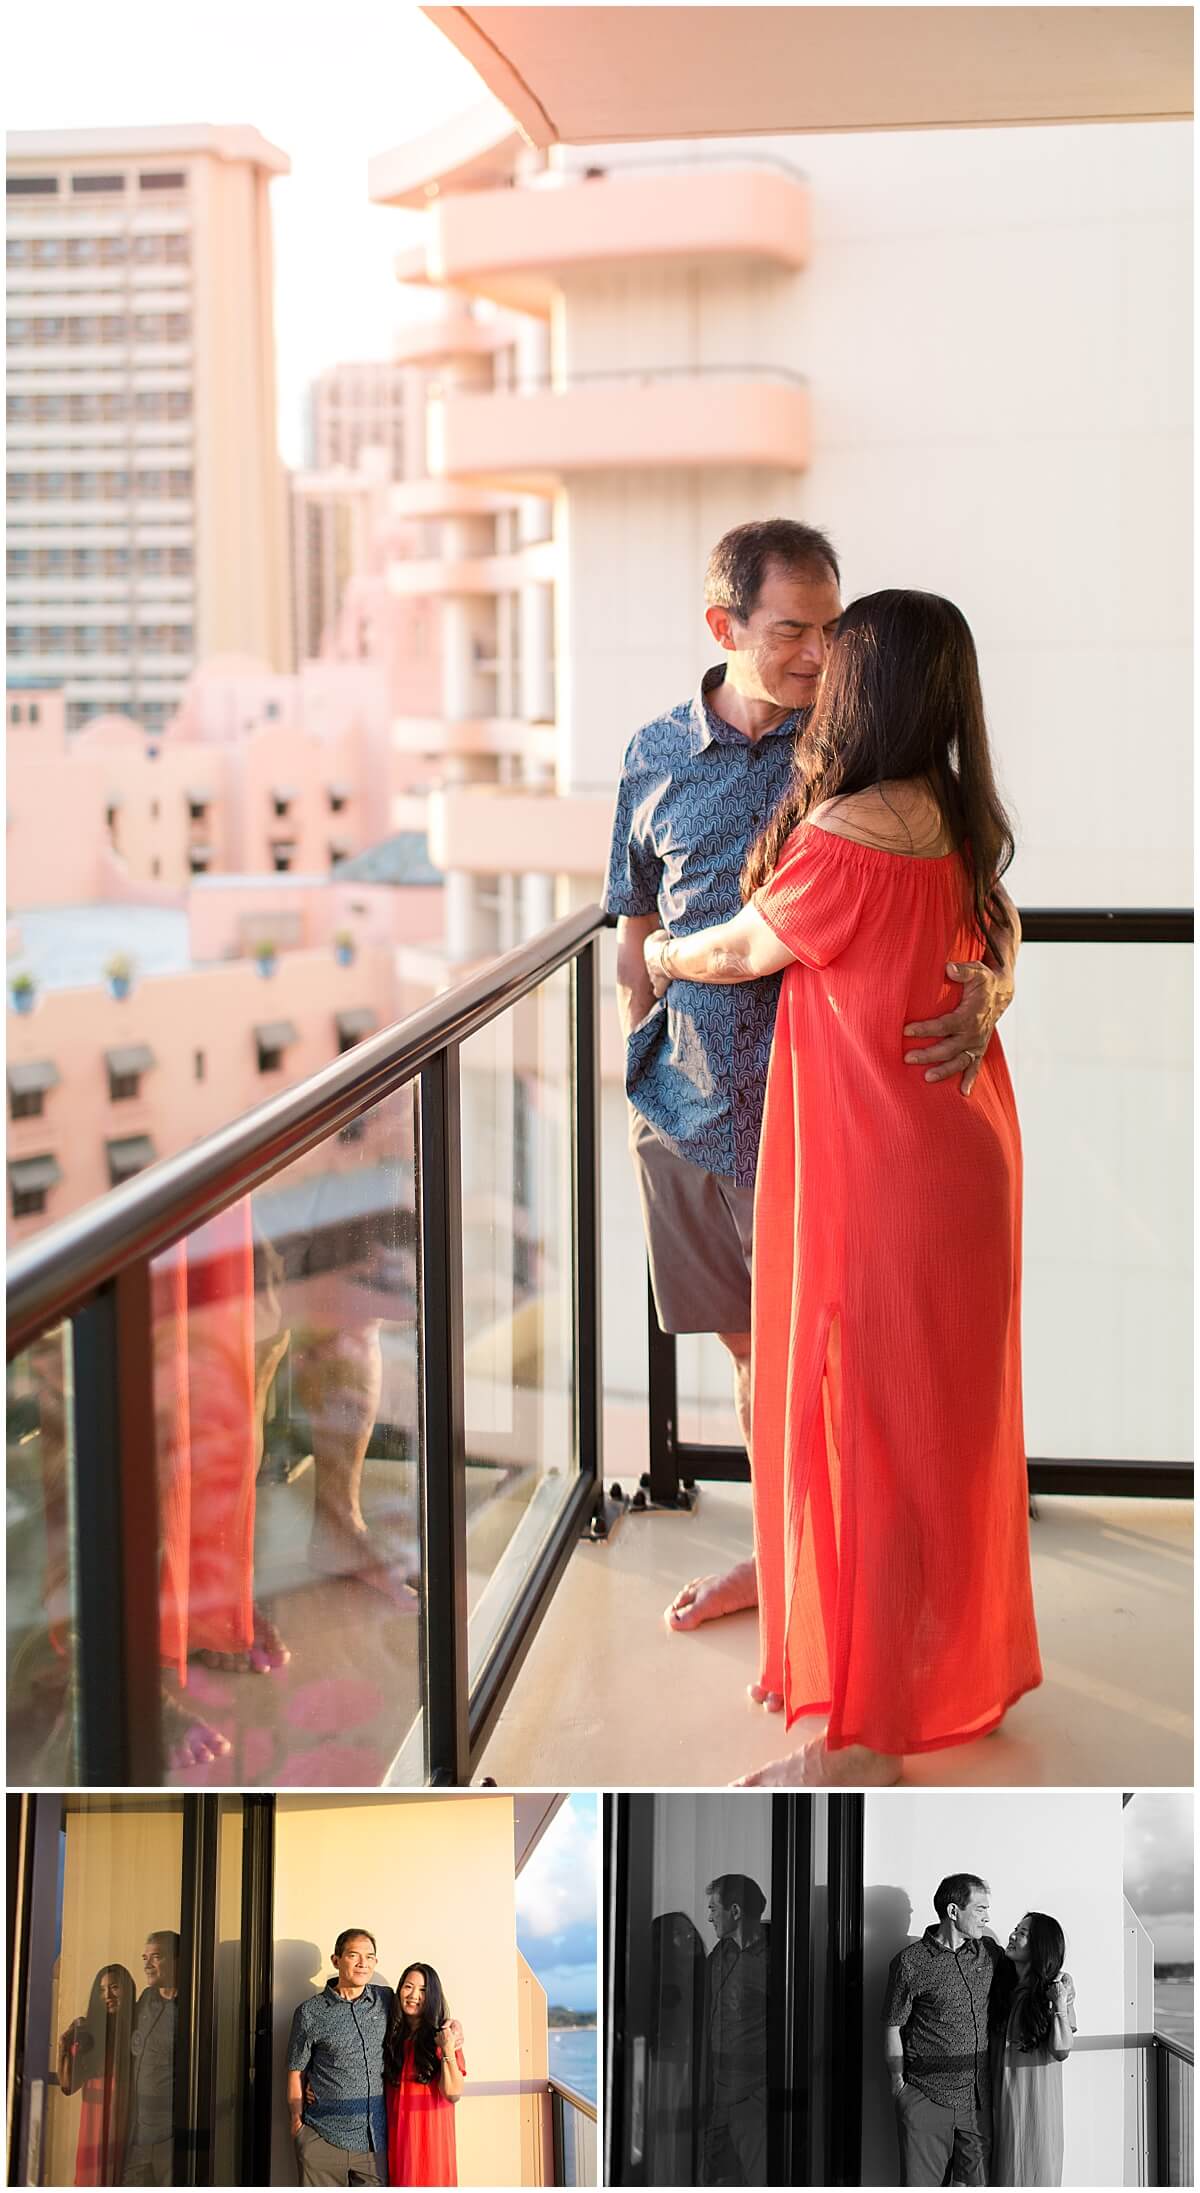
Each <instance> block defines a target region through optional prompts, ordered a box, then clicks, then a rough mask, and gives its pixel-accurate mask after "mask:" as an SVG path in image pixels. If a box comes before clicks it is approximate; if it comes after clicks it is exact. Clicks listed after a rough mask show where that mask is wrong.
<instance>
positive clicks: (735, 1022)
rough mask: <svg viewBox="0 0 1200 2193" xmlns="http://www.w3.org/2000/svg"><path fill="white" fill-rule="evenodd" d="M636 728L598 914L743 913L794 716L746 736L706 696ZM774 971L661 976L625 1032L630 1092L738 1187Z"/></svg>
mask: <svg viewBox="0 0 1200 2193" xmlns="http://www.w3.org/2000/svg"><path fill="white" fill-rule="evenodd" d="M724 676H725V668H724V664H718V665H717V667H716V669H714V670H708V671H706V672H705V674H704V677H703V678H702V679H701V681H700V690H699V692H698V693H697V694H696V696H695V698H694V699H693V700H691V701H685V702H684V703H682V705H681V706H680V707H678V708H673V709H672V710H671V713H670V715H667V716H658V717H656V718H655V720H654V722H653V723H648V724H644V725H643V727H642V729H641V730H640V731H638V732H636V733H635V734H634V737H633V738H632V739H631V740H630V742H629V747H628V749H627V751H626V755H625V762H624V767H623V769H622V772H621V783H620V787H619V790H618V792H617V812H616V818H615V820H614V823H613V836H612V851H611V853H610V855H609V862H608V875H607V877H606V879H605V885H604V905H605V909H606V911H607V912H608V913H610V914H630V915H639V914H653V913H657V915H658V917H659V920H660V921H661V923H662V926H663V928H664V929H669V930H670V932H671V935H672V936H673V937H686V936H690V935H692V933H693V932H694V931H695V930H697V929H707V928H708V927H709V925H710V923H712V922H717V921H729V920H730V919H731V918H732V917H733V915H734V914H736V913H738V912H739V911H740V909H741V904H742V897H741V891H740V889H739V886H738V878H739V876H740V875H741V871H742V864H743V862H744V860H745V858H746V855H747V853H748V852H749V850H750V847H751V845H752V844H753V843H754V840H755V839H756V838H757V836H758V834H759V832H760V830H762V829H763V827H764V826H765V824H766V823H767V822H769V820H770V818H771V816H772V815H773V814H774V812H775V810H776V808H777V807H778V806H779V804H780V802H781V800H782V799H783V798H784V796H785V794H786V793H787V792H788V790H789V789H790V787H791V783H792V775H793V766H794V750H795V737H796V732H797V731H798V730H799V728H800V725H801V722H802V721H803V715H802V712H800V711H797V712H796V713H794V714H792V715H790V716H788V717H786V718H785V719H784V721H783V722H782V723H781V724H779V725H778V727H777V728H776V729H775V730H774V731H769V732H767V733H766V734H765V735H764V736H763V737H762V738H760V739H758V740H755V741H751V740H750V739H746V738H743V737H742V735H741V733H740V732H739V731H735V730H734V728H733V726H732V724H728V723H725V722H724V721H723V720H722V718H721V717H720V716H718V715H716V714H714V712H713V710H712V709H711V708H710V707H709V705H708V700H707V695H708V694H709V693H711V692H712V690H713V688H714V686H716V685H719V684H720V682H721V680H722V679H723V678H724ZM780 980H781V978H780V976H778V975H769V976H768V977H767V978H766V979H765V980H764V981H761V982H732V983H700V982H673V983H672V984H671V987H670V989H669V990H668V992H667V995H666V997H665V998H660V999H659V1000H658V1003H657V1004H656V1005H655V1007H654V1010H653V1012H652V1013H651V1014H650V1015H649V1017H648V1019H646V1020H644V1021H643V1022H642V1023H641V1026H640V1027H638V1028H635V1029H634V1032H633V1034H632V1036H631V1037H630V1039H629V1048H628V1053H627V1058H626V1069H625V1087H626V1090H627V1091H628V1094H629V1099H630V1102H631V1103H632V1104H633V1105H634V1106H635V1107H636V1108H637V1110H638V1111H639V1112H640V1113H641V1114H642V1116H643V1118H645V1119H646V1120H648V1121H649V1124H650V1125H651V1127H653V1129H654V1131H655V1133H656V1134H657V1135H660V1136H661V1138H662V1140H663V1141H664V1142H665V1143H666V1144H667V1145H668V1147H669V1148H670V1149H672V1150H674V1151H676V1152H677V1153H678V1155H679V1156H680V1157H685V1158H688V1159H689V1160H690V1161H691V1163H692V1164H694V1165H702V1166H703V1167H704V1169H705V1171H706V1172H710V1173H720V1174H722V1175H723V1176H724V1177H725V1178H726V1179H731V1180H734V1181H736V1183H737V1184H738V1186H739V1187H744V1188H749V1187H753V1185H754V1174H755V1168H756V1165H757V1162H758V1138H759V1134H760V1132H761V1129H762V1115H763V1101H764V1098H765V1095H766V1086H767V1064H768V1061H769V1059H770V1056H771V1037H772V1035H773V1033H774V1028H775V1006H776V1003H777V1001H778V997H779V985H780Z"/></svg>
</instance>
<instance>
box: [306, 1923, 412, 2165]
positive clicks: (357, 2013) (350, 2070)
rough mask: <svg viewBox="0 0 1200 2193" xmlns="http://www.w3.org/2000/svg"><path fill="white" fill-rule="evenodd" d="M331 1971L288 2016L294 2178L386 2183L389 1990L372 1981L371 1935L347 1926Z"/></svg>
mask: <svg viewBox="0 0 1200 2193" xmlns="http://www.w3.org/2000/svg"><path fill="white" fill-rule="evenodd" d="M330 1963H331V1964H332V1966H333V1977H332V1978H331V1979H328V1980H327V1981H326V1982H325V1986H324V1989H323V1991H322V1992H321V1994H320V1995H310V1996H309V1998H308V2001H307V2002H304V2003H301V2004H300V2005H299V2006H298V2008H297V2010H296V2013H295V2015H294V2017H293V2019H292V2032H291V2038H290V2040H289V2042H288V2058H287V2102H288V2114H289V2116H290V2118H291V2126H292V2139H293V2141H294V2143H295V2149H296V2168H297V2173H298V2178H299V2183H300V2184H301V2185H386V2184H387V2107H386V2104H385V2101H384V2094H383V2043H384V2037H385V2035H386V2033H387V2028H388V2019H389V2017H390V2016H391V2010H392V2000H393V1995H392V1990H391V1988H390V1987H379V1986H377V1985H376V1984H375V1977H374V1975H375V1966H376V1963H377V1953H376V1947H375V1937H374V1935H373V1934H370V1933H368V1931H367V1929H366V1928H365V1927H347V1928H346V1929H345V1930H344V1932H343V1933H341V1934H339V1935H338V1938H337V1940H336V1942H335V1943H334V1945H333V1950H332V1952H331V1955H330Z"/></svg>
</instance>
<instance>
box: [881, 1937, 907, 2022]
mask: <svg viewBox="0 0 1200 2193" xmlns="http://www.w3.org/2000/svg"><path fill="white" fill-rule="evenodd" d="M912 2006H913V1991H912V1981H911V1980H910V1978H909V1974H908V1967H907V1964H906V1962H905V1959H904V1954H903V1951H902V1952H901V1954H900V1955H899V1956H898V1957H893V1959H892V1961H891V1964H890V1965H889V1966H888V1976H887V1987H886V1989H885V1991H884V1997H883V2023H884V2025H907V2024H908V2020H909V2014H910V2012H911V2010H912Z"/></svg>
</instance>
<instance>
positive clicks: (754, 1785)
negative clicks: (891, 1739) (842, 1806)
mask: <svg viewBox="0 0 1200 2193" xmlns="http://www.w3.org/2000/svg"><path fill="white" fill-rule="evenodd" d="M903 1769H904V1761H903V1759H900V1758H896V1757H895V1756H894V1755H893V1753H891V1752H888V1751H871V1750H869V1749H868V1747H867V1745H866V1744H847V1745H846V1746H845V1748H844V1749H843V1750H841V1751H827V1750H826V1747H825V1738H824V1737H823V1736H814V1737H813V1738H812V1739H811V1741H810V1742H809V1743H807V1744H801V1746H800V1749H799V1750H798V1751H790V1752H788V1753H787V1755H786V1757H785V1758H783V1759H772V1761H771V1763H770V1765H769V1766H766V1767H760V1768H759V1770H758V1772H757V1774H744V1775H743V1776H742V1778H741V1780H740V1781H738V1782H734V1783H733V1784H732V1785H731V1786H732V1788H734V1789H888V1788H890V1787H891V1784H892V1783H893V1782H898V1781H899V1779H900V1776H901V1773H902V1772H903Z"/></svg>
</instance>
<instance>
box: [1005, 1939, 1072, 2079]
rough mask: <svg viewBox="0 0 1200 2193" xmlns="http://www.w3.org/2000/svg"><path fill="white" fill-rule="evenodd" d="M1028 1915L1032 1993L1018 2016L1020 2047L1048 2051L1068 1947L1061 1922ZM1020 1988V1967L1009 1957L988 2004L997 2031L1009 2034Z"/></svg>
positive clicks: (1028, 1993)
mask: <svg viewBox="0 0 1200 2193" xmlns="http://www.w3.org/2000/svg"><path fill="white" fill-rule="evenodd" d="M1026 1916H1027V1918H1028V1920H1029V1973H1028V1991H1027V1993H1026V1996H1025V2000H1024V2002H1023V2003H1022V2005H1021V2008H1020V2011H1019V2012H1018V2016H1017V2045H1018V2047H1020V2048H1048V2047H1049V2045H1050V2035H1051V2033H1052V2032H1053V2030H1054V1983H1055V1981H1056V1980H1057V1979H1058V1978H1059V1976H1060V1974H1061V1972H1062V1968H1063V1961H1064V1959H1065V1957H1066V1954H1067V1944H1066V1940H1065V1937H1064V1935H1063V1930H1062V1928H1061V1927H1060V1925H1059V1923H1058V1921H1057V1919H1052V1918H1051V1917H1050V1915H1049V1913H1048V1912H1045V1911H1030V1912H1028V1913H1027V1914H1026ZM1019 1985H1020V1975H1019V1974H1018V1972H1017V1968H1016V1966H1015V1964H1014V1963H1013V1961H1012V1959H1011V1957H1006V1958H1005V1959H1004V1962H1003V1964H1002V1965H1001V1967H1000V1970H999V1972H998V1973H997V1974H996V1978H995V1980H994V1982H993V1984H992V1992H991V1996H990V1998H989V2001H988V2024H989V2025H990V2026H992V2027H993V2028H994V2029H996V2030H997V2031H1001V2032H1004V2031H1007V2028H1008V2014H1009V2011H1010V2009H1011V2008H1012V1999H1013V1996H1014V1995H1015V1994H1016V1992H1017V1988H1018V1987H1019Z"/></svg>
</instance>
